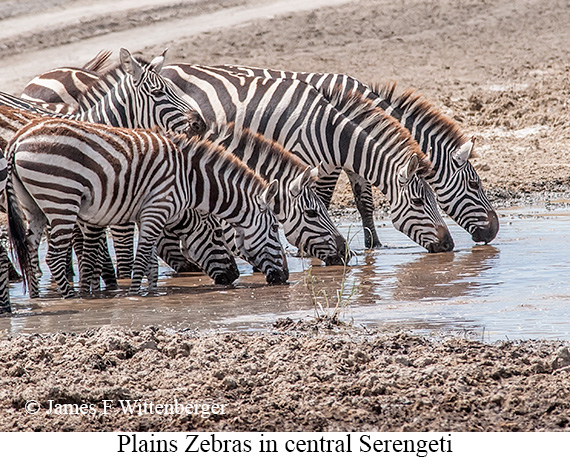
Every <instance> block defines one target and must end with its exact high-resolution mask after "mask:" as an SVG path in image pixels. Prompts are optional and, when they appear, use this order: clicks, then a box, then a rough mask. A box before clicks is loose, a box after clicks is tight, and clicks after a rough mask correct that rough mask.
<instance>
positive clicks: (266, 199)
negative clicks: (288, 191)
mask: <svg viewBox="0 0 570 457" xmlns="http://www.w3.org/2000/svg"><path fill="white" fill-rule="evenodd" d="M278 190H279V182H278V181H277V180H276V179H274V180H273V181H271V182H270V183H269V186H267V189H265V190H264V191H263V193H262V194H261V195H260V196H259V199H260V203H261V204H262V205H263V206H265V207H269V206H270V205H271V203H272V202H273V199H274V198H275V195H277V191H278Z"/></svg>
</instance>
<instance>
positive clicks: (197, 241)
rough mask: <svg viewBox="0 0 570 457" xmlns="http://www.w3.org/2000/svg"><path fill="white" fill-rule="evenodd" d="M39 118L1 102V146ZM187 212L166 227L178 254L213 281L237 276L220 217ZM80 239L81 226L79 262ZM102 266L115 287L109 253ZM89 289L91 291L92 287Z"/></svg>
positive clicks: (78, 240) (77, 238) (77, 242)
mask: <svg viewBox="0 0 570 457" xmlns="http://www.w3.org/2000/svg"><path fill="white" fill-rule="evenodd" d="M2 97H3V96H0V99H1V98H2ZM4 97H5V96H4ZM16 101H17V100H16ZM19 103H21V102H19ZM32 108H34V107H33V106H31V105H30V109H32ZM35 109H36V111H37V110H39V108H37V107H35ZM42 112H44V111H42ZM47 113H48V112H47V111H45V112H44V114H47ZM40 118H41V117H40V116H39V115H38V114H35V113H32V112H30V111H25V110H20V109H16V108H9V107H6V106H0V148H5V147H6V144H7V142H8V141H9V140H10V139H11V138H12V137H13V136H14V134H15V133H16V132H18V130H20V129H21V128H23V127H24V126H25V125H27V124H28V123H30V122H31V121H33V120H38V119H40ZM186 213H187V214H185V215H184V216H183V217H182V219H181V220H180V221H178V222H177V223H176V224H175V225H174V226H173V227H165V232H166V233H170V234H171V236H176V237H177V238H176V243H177V245H178V249H179V251H180V245H181V244H182V246H183V251H181V252H180V255H181V256H182V253H184V255H186V258H190V259H193V261H194V262H195V263H196V264H197V265H198V267H199V268H200V269H201V270H203V271H205V272H206V273H207V274H208V275H209V276H210V277H211V278H212V279H214V281H215V283H216V284H231V283H232V282H233V281H235V280H236V279H237V278H238V277H239V272H238V269H237V265H236V263H235V259H234V256H233V254H232V252H231V251H230V249H229V247H228V245H227V243H226V239H225V237H224V235H223V233H220V232H219V231H218V230H216V227H217V226H218V225H219V221H217V220H214V218H213V216H212V215H210V214H206V213H202V212H198V211H195V210H193V209H187V210H186ZM184 223H186V224H189V227H184V226H183V224H184ZM190 228H195V229H196V230H195V231H192V230H190ZM82 241H83V234H82V232H81V230H75V233H74V243H73V246H74V248H75V250H76V253H77V254H78V259H79V260H80V262H81V261H82V256H81V253H82V251H83V246H82ZM100 241H101V242H102V243H105V246H106V237H102V240H100ZM131 244H132V240H131ZM105 249H106V250H108V248H107V247H105ZM161 253H162V252H161V251H160V250H158V254H159V255H160V254H161ZM162 254H163V253H162ZM183 258H184V257H183ZM9 265H11V264H9ZM101 267H102V268H103V270H102V274H101V276H102V278H103V279H104V281H105V284H106V285H107V288H108V289H116V288H118V284H117V281H116V278H115V273H114V267H113V264H112V261H111V258H110V257H109V256H106V257H105V258H104V262H103V264H102V265H101ZM68 277H70V279H71V277H72V274H71V275H70V274H68ZM93 285H95V286H96V285H97V284H92V285H91V287H93ZM90 290H93V291H94V290H95V289H90ZM82 291H83V292H87V291H86V290H84V289H82Z"/></svg>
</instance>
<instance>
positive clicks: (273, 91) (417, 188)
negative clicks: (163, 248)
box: [161, 64, 453, 251]
mask: <svg viewBox="0 0 570 457" xmlns="http://www.w3.org/2000/svg"><path fill="white" fill-rule="evenodd" d="M161 75H163V76H165V77H166V78H168V79H170V80H171V81H172V82H173V83H174V84H175V85H177V86H178V87H179V88H180V89H182V91H183V92H184V93H185V94H186V96H187V100H188V101H189V103H190V104H191V105H192V106H193V107H194V108H195V109H196V110H197V111H199V112H200V113H201V115H202V116H203V118H204V119H205V120H206V121H207V122H208V121H211V122H215V123H216V124H218V125H224V124H225V123H227V122H235V124H236V126H237V127H238V128H243V127H246V128H249V129H251V130H253V131H255V132H258V133H260V134H262V135H264V136H265V137H267V138H270V139H273V140H275V141H278V142H279V143H281V144H282V145H283V146H284V147H285V148H286V149H288V150H289V151H291V152H293V153H294V154H295V155H297V156H298V157H299V158H300V159H301V160H302V161H303V162H304V163H306V164H308V165H311V166H317V165H319V164H322V173H323V174H324V175H328V174H329V173H330V172H331V171H333V170H335V169H336V168H339V167H340V168H343V169H345V170H347V171H349V172H353V173H355V174H356V175H358V176H360V177H361V178H362V179H363V180H366V181H369V182H371V183H372V184H373V185H375V186H378V187H379V188H380V190H381V191H382V192H383V193H384V194H385V195H386V196H387V198H388V201H389V202H390V205H391V210H392V221H393V223H394V226H395V227H396V228H397V229H399V230H401V231H402V232H403V233H405V234H406V235H408V236H409V237H410V238H411V239H412V240H414V241H415V242H417V243H418V244H420V245H422V246H424V247H425V248H426V249H428V250H429V251H442V250H443V251H446V250H451V249H452V248H453V241H452V240H451V236H450V234H449V231H448V230H447V227H446V226H445V224H444V222H443V220H442V219H441V216H440V215H439V213H438V210H437V206H436V204H435V200H434V198H433V195H432V192H431V190H430V189H429V187H428V186H427V185H426V184H425V182H424V181H423V179H420V178H422V177H427V176H429V174H430V173H431V171H430V170H429V164H428V161H427V160H426V158H425V155H424V154H423V153H422V152H421V151H420V150H419V148H418V146H417V144H416V143H415V142H414V141H413V140H412V139H411V137H410V135H409V133H408V132H407V131H406V130H405V129H403V128H402V127H401V126H400V125H399V124H398V123H397V122H395V121H394V120H392V119H391V118H390V117H389V116H387V115H385V114H383V115H382V114H380V113H379V114H378V115H377V117H376V124H375V129H376V130H377V132H378V134H377V135H375V136H374V137H372V136H371V135H369V134H368V133H367V132H366V131H365V130H364V129H362V127H360V126H359V125H357V124H356V123H354V122H352V121H351V120H350V119H348V118H346V117H344V116H343V115H342V114H341V113H340V112H339V111H338V110H337V109H336V108H335V106H333V105H332V104H331V103H330V102H329V101H328V100H327V99H326V98H325V97H324V96H323V95H322V94H320V93H319V92H318V91H317V90H316V89H315V88H313V87H312V86H310V85H308V84H306V83H304V82H302V81H298V80H283V79H280V80H277V79H266V78H252V77H248V76H245V75H237V74H232V73H229V72H227V71H225V70H219V69H216V68H213V67H203V66H193V65H188V64H174V65H168V66H165V67H164V68H163V70H162V71H161Z"/></svg>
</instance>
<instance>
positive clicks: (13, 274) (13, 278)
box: [8, 259, 22, 282]
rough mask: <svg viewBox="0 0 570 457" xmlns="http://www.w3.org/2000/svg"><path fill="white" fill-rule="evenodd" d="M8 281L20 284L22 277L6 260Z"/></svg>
mask: <svg viewBox="0 0 570 457" xmlns="http://www.w3.org/2000/svg"><path fill="white" fill-rule="evenodd" d="M8 279H9V280H10V282H20V281H21V280H22V275H21V274H20V273H18V270H16V267H15V266H14V264H13V263H12V261H11V260H10V259H8Z"/></svg>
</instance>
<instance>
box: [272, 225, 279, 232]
mask: <svg viewBox="0 0 570 457" xmlns="http://www.w3.org/2000/svg"><path fill="white" fill-rule="evenodd" d="M271 229H272V230H275V231H277V230H279V224H271Z"/></svg>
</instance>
